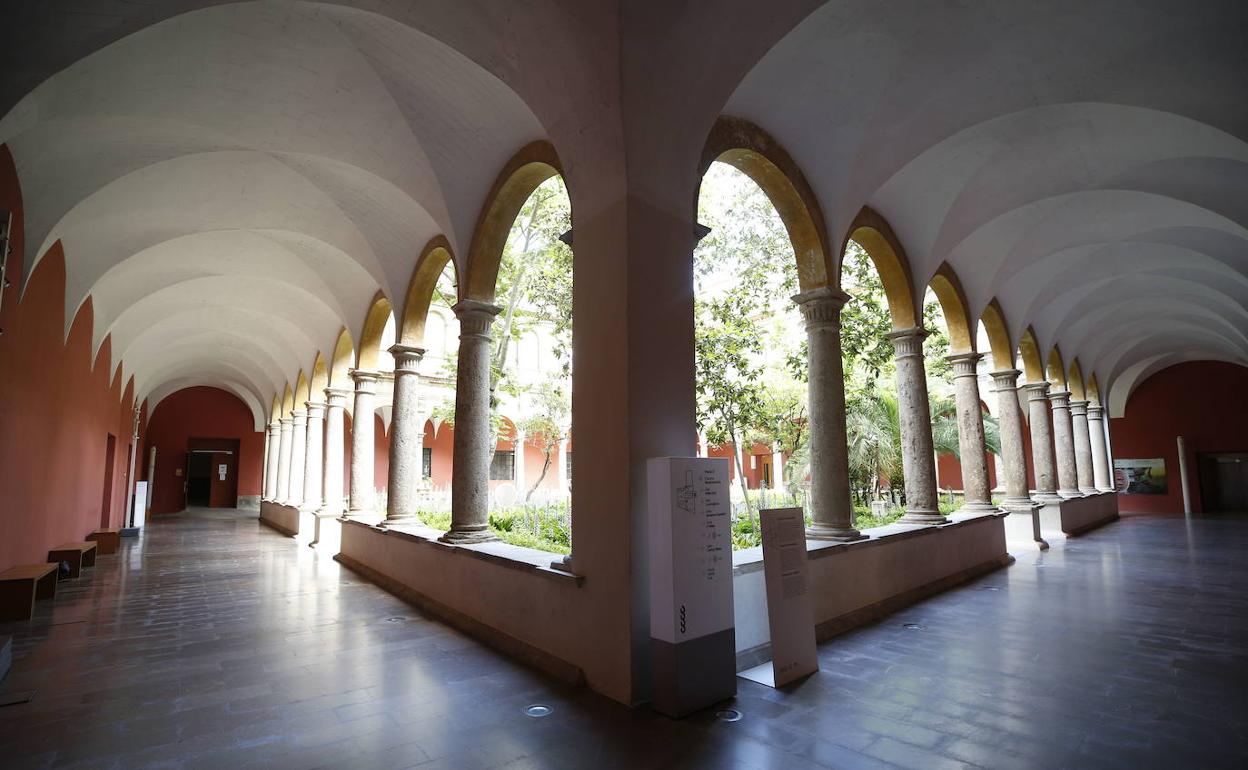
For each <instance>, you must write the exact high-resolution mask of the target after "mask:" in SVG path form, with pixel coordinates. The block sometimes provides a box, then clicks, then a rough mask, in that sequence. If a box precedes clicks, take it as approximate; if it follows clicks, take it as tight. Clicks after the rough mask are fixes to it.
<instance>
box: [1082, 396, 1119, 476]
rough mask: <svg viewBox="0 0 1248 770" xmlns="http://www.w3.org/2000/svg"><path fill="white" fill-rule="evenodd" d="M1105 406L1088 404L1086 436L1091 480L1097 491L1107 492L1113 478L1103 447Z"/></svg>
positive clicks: (1107, 456)
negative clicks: (1090, 453)
mask: <svg viewBox="0 0 1248 770" xmlns="http://www.w3.org/2000/svg"><path fill="white" fill-rule="evenodd" d="M1104 419H1105V408H1104V407H1103V406H1101V405H1100V404H1089V405H1088V436H1089V438H1090V439H1091V441H1092V481H1093V483H1094V484H1095V485H1096V489H1097V491H1100V492H1109V491H1112V490H1113V488H1114V479H1113V476H1112V475H1111V474H1110V472H1109V453H1108V452H1107V451H1106V447H1105V425H1104V423H1103V422H1102V421H1103V420H1104Z"/></svg>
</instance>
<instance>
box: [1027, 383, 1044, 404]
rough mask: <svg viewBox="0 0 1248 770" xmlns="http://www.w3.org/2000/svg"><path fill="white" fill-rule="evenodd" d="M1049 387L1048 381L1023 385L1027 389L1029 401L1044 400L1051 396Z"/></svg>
mask: <svg viewBox="0 0 1248 770" xmlns="http://www.w3.org/2000/svg"><path fill="white" fill-rule="evenodd" d="M1049 387H1050V386H1049V383H1047V382H1028V383H1025V384H1024V385H1023V390H1025V391H1027V400H1028V401H1044V400H1046V399H1048V397H1049Z"/></svg>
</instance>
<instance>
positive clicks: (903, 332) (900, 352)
mask: <svg viewBox="0 0 1248 770" xmlns="http://www.w3.org/2000/svg"><path fill="white" fill-rule="evenodd" d="M928 334H930V332H928V330H927V329H924V328H923V327H922V326H911V327H910V328H909V329H896V330H894V331H891V332H889V333H888V334H887V335H885V336H887V337H888V339H889V340H891V341H892V343H893V358H904V357H906V356H920V357H922V355H923V340H925V339H927V335H928Z"/></svg>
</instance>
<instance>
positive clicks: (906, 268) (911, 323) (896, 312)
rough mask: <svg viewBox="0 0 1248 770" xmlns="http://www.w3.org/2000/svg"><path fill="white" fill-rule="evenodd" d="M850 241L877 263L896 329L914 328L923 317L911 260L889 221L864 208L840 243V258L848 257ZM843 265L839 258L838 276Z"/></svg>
mask: <svg viewBox="0 0 1248 770" xmlns="http://www.w3.org/2000/svg"><path fill="white" fill-rule="evenodd" d="M849 241H854V242H855V243H857V244H858V245H859V246H861V247H862V248H863V250H864V251H866V252H867V256H868V257H870V258H871V263H872V264H873V265H875V271H876V272H877V273H879V276H880V282H881V283H883V284H884V294H885V296H886V297H887V299H888V311H889V315H891V316H892V319H893V328H894V329H912V328H914V327H916V326H921V325H922V323H921V321H922V318H923V316H922V314H921V313H920V312H919V305H918V302H917V301H916V299H915V292H914V282H913V281H912V280H911V278H910V262H909V260H908V259H906V252H905V249H903V248H902V247H901V242H900V241H898V240H897V236H896V234H895V233H894V232H893V228H892V227H890V226H889V224H888V222H887V221H886V220H885V219H884V218H883V217H881V216H880V215H879V214H877V213H876V212H875V211H873V210H872V209H870V208H864V209H863V210H862V211H860V212H858V216H856V217H854V221H853V224H851V225H850V227H849V235H848V236H846V238H845V243H843V244H842V245H841V253H840V257H839V259H840V260H844V258H845V247H846V246H848V245H849ZM840 267H841V266H840V263H839V261H838V263H837V269H836V275H838V276H839V275H840V272H841V271H840ZM838 288H839V280H838Z"/></svg>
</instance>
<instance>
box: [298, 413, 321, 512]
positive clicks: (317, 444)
mask: <svg viewBox="0 0 1248 770" xmlns="http://www.w3.org/2000/svg"><path fill="white" fill-rule="evenodd" d="M305 406H307V407H308V440H307V452H306V454H305V455H304V460H303V508H304V509H305V510H309V511H316V510H319V509H320V507H321V502H322V501H321V494H322V492H323V491H324V488H325V479H324V478H323V476H324V469H323V468H322V467H321V463H322V461H323V460H324V451H325V404H323V403H321V402H320V401H309V402H307V403H306V404H305Z"/></svg>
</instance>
